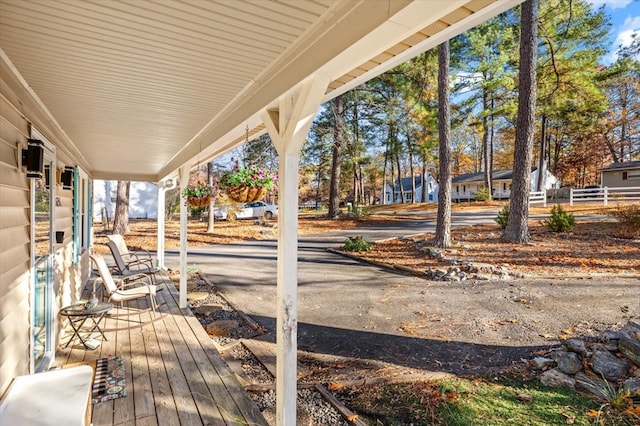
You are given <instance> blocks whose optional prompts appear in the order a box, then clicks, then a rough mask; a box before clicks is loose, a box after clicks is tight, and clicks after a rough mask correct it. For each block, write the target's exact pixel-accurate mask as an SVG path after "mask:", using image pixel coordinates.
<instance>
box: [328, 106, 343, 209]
mask: <svg viewBox="0 0 640 426" xmlns="http://www.w3.org/2000/svg"><path fill="white" fill-rule="evenodd" d="M343 113H344V100H343V99H342V96H337V97H336V98H335V99H334V100H333V115H334V119H335V127H334V130H333V163H332V165H331V184H330V186H329V212H328V216H329V218H331V219H335V218H336V217H338V215H339V214H340V168H341V166H342V146H343V142H344V141H343V138H344V121H343V119H344V115H343Z"/></svg>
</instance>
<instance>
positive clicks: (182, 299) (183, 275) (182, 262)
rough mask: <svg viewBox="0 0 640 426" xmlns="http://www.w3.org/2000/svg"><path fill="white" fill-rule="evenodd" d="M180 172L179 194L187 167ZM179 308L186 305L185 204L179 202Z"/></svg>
mask: <svg viewBox="0 0 640 426" xmlns="http://www.w3.org/2000/svg"><path fill="white" fill-rule="evenodd" d="M179 173H180V194H182V191H184V189H185V188H186V187H187V185H188V184H189V168H188V167H187V166H183V167H181V168H180V170H179ZM179 304H180V308H181V309H184V308H186V307H187V206H186V205H185V203H183V202H180V298H179Z"/></svg>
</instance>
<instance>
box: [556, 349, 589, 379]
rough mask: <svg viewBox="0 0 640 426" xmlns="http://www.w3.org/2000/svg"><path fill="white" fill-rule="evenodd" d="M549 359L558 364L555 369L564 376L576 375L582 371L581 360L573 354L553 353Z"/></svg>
mask: <svg viewBox="0 0 640 426" xmlns="http://www.w3.org/2000/svg"><path fill="white" fill-rule="evenodd" d="M551 357H552V358H553V359H554V360H555V362H556V363H557V364H558V367H557V369H558V370H560V371H561V372H563V373H564V374H570V375H573V374H576V373H577V372H578V371H580V370H582V358H580V356H579V355H578V354H576V353H574V352H555V353H553V354H552V355H551Z"/></svg>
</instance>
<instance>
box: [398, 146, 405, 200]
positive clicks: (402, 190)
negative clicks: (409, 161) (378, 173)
mask: <svg viewBox="0 0 640 426" xmlns="http://www.w3.org/2000/svg"><path fill="white" fill-rule="evenodd" d="M396 169H398V187H399V188H400V202H401V203H402V204H404V185H403V184H402V173H400V154H399V153H398V152H396Z"/></svg>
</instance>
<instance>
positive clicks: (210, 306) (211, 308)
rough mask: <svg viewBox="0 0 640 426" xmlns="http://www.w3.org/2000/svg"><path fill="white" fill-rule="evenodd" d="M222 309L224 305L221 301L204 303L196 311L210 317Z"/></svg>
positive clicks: (197, 313)
mask: <svg viewBox="0 0 640 426" xmlns="http://www.w3.org/2000/svg"><path fill="white" fill-rule="evenodd" d="M221 310H222V305H221V304H219V303H205V304H204V305H200V306H198V307H197V308H196V309H195V311H194V313H195V314H196V315H203V316H205V317H208V316H209V315H213V314H215V313H216V312H220V311H221Z"/></svg>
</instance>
